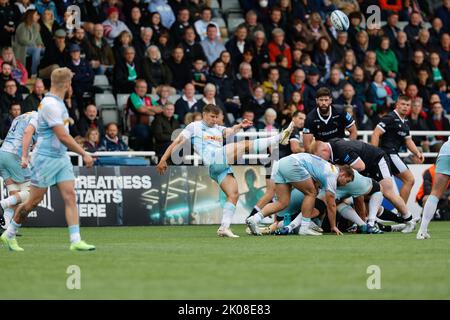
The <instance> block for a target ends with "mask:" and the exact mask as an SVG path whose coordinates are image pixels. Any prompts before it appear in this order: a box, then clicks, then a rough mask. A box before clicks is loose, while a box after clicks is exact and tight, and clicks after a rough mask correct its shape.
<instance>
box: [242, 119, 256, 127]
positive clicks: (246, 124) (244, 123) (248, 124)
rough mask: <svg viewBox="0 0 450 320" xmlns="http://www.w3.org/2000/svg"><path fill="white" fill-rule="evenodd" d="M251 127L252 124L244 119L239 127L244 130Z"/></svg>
mask: <svg viewBox="0 0 450 320" xmlns="http://www.w3.org/2000/svg"><path fill="white" fill-rule="evenodd" d="M252 125H253V122H252V121H250V120H248V119H244V120H242V122H241V127H242V128H244V129H245V128H248V127H251V126H252Z"/></svg>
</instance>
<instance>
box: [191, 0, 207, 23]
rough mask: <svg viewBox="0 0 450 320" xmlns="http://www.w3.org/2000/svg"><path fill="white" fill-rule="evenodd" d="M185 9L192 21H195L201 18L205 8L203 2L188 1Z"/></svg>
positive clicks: (199, 0)
mask: <svg viewBox="0 0 450 320" xmlns="http://www.w3.org/2000/svg"><path fill="white" fill-rule="evenodd" d="M187 7H188V9H189V13H190V15H191V17H192V20H194V21H196V20H198V19H200V18H201V16H202V10H203V8H205V7H206V3H205V0H188V3H187Z"/></svg>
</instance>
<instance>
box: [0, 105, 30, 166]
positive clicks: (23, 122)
mask: <svg viewBox="0 0 450 320" xmlns="http://www.w3.org/2000/svg"><path fill="white" fill-rule="evenodd" d="M37 122H38V113H37V112H36V111H32V112H27V113H24V114H22V115H20V116H18V117H17V118H15V119H14V121H13V122H12V123H11V128H10V129H9V131H8V135H7V136H6V138H5V141H3V145H2V147H1V148H0V150H1V151H4V152H9V153H13V154H15V155H17V156H19V158H21V157H22V142H23V135H24V132H25V129H26V128H27V127H28V126H29V125H32V126H33V127H34V129H35V130H36V129H37ZM35 139H36V133H35V134H34V135H33V140H32V142H33V143H34V142H35ZM31 147H32V144H30V150H31Z"/></svg>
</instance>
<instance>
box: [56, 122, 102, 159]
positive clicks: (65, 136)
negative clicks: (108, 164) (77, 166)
mask: <svg viewBox="0 0 450 320" xmlns="http://www.w3.org/2000/svg"><path fill="white" fill-rule="evenodd" d="M52 129H53V132H54V133H55V135H56V137H57V138H58V139H59V141H61V143H62V144H64V145H65V146H66V147H67V148H68V149H69V150H70V151H73V152H75V153H78V154H79V155H80V156H82V157H83V161H84V164H85V166H86V167H88V168H90V167H92V165H93V164H94V160H93V159H92V157H91V156H90V155H89V153H87V152H86V151H85V150H84V149H83V148H82V147H81V146H80V145H79V144H78V143H77V142H76V141H75V139H74V138H73V137H72V136H71V135H70V134H69V133H68V132H67V131H66V128H65V127H64V125H57V126H54V127H53V128H52Z"/></svg>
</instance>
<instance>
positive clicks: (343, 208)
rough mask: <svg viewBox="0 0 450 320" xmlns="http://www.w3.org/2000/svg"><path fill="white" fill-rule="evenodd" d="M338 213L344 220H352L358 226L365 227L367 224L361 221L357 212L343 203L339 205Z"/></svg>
mask: <svg viewBox="0 0 450 320" xmlns="http://www.w3.org/2000/svg"><path fill="white" fill-rule="evenodd" d="M337 212H339V213H340V215H341V216H342V217H343V218H345V219H347V220H350V221H351V222H353V223H356V224H357V225H358V226H363V225H365V224H366V223H365V222H364V221H363V220H362V219H361V217H360V216H358V214H357V213H356V211H355V210H354V209H353V208H352V207H350V206H349V205H348V204H345V203H341V204H340V205H338V206H337Z"/></svg>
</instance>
